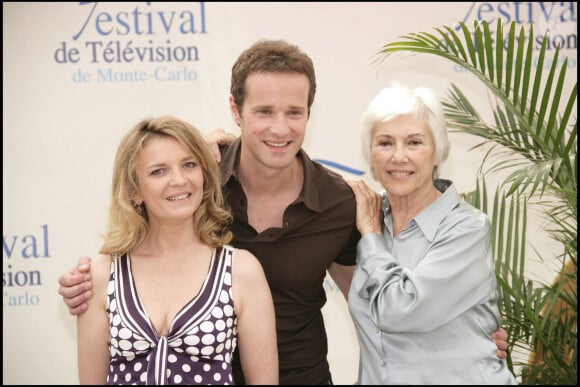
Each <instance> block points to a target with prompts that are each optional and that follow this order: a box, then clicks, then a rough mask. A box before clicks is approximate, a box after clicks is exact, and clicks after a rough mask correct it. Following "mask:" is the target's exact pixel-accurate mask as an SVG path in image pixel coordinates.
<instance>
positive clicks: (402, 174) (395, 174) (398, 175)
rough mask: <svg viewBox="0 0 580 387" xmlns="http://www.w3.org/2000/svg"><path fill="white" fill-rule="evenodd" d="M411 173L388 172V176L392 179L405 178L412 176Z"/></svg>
mask: <svg viewBox="0 0 580 387" xmlns="http://www.w3.org/2000/svg"><path fill="white" fill-rule="evenodd" d="M412 174H413V172H410V171H389V175H391V176H394V177H405V176H410V175H412Z"/></svg>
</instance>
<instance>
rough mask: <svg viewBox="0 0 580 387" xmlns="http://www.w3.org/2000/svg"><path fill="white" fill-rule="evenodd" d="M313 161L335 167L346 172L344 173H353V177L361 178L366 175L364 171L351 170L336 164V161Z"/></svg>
mask: <svg viewBox="0 0 580 387" xmlns="http://www.w3.org/2000/svg"><path fill="white" fill-rule="evenodd" d="M313 160H314V161H316V162H319V163H320V164H324V165H328V166H329V167H333V168H336V169H339V170H341V171H344V172H348V173H352V174H353V175H357V176H361V175H364V173H365V172H364V171H361V170H360V169H355V168H351V167H348V166H346V165H342V164H339V163H337V162H334V161H330V160H324V159H313Z"/></svg>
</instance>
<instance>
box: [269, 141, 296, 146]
mask: <svg viewBox="0 0 580 387" xmlns="http://www.w3.org/2000/svg"><path fill="white" fill-rule="evenodd" d="M264 142H265V143H266V145H269V146H273V147H283V146H286V145H288V144H290V141H285V142H271V141H264Z"/></svg>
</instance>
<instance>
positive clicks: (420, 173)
mask: <svg viewBox="0 0 580 387" xmlns="http://www.w3.org/2000/svg"><path fill="white" fill-rule="evenodd" d="M435 160H436V156H435V142H434V140H433V135H432V134H431V131H430V130H429V128H428V127H427V124H426V123H425V122H423V121H422V120H420V119H419V118H417V117H414V116H401V117H398V118H396V119H394V120H392V121H389V122H384V123H379V124H376V125H375V126H374V127H373V129H372V132H371V163H372V166H373V168H374V172H375V176H376V178H377V180H378V181H379V182H380V183H381V185H382V186H383V188H385V190H386V191H387V193H388V194H389V198H394V197H403V198H407V199H412V198H413V196H414V195H416V194H418V193H421V192H424V190H429V189H433V169H434V168H435V165H436V161H435ZM419 197H420V196H419Z"/></svg>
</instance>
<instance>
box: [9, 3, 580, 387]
mask: <svg viewBox="0 0 580 387" xmlns="http://www.w3.org/2000/svg"><path fill="white" fill-rule="evenodd" d="M2 6H3V25H2V27H3V85H4V88H3V176H2V177H3V213H4V216H3V258H2V265H3V383H4V384H76V383H78V379H77V366H76V341H75V337H76V331H75V318H73V317H71V316H70V315H68V312H67V310H66V307H65V305H64V303H63V302H62V299H61V298H60V296H59V295H58V293H57V288H58V283H57V279H58V276H59V275H60V274H61V273H62V272H64V271H65V270H68V269H69V268H70V267H72V265H73V264H74V263H75V262H76V260H77V258H78V257H79V256H81V255H90V256H94V255H95V254H96V253H97V251H98V249H99V247H100V244H101V238H100V233H101V232H103V231H104V230H105V228H104V227H105V223H106V215H107V206H108V200H109V190H110V181H111V172H112V171H111V168H112V163H113V158H114V153H115V151H116V148H117V145H118V143H119V141H120V139H121V137H122V135H123V134H124V133H125V132H126V131H127V130H128V129H129V128H130V127H132V126H133V125H134V124H135V123H136V122H137V121H139V120H140V119H142V118H144V117H146V116H154V115H161V114H172V115H175V116H178V117H180V118H183V119H186V120H188V121H190V122H191V123H193V124H194V125H195V126H197V127H198V128H200V129H201V130H202V131H208V130H211V129H213V128H216V127H222V128H224V129H226V130H229V131H232V132H234V133H235V132H236V131H237V128H236V126H235V125H234V124H233V121H232V119H231V117H230V114H229V111H228V104H227V98H228V94H229V82H230V70H231V66H232V64H233V62H234V60H235V59H236V57H237V56H238V54H239V53H240V52H241V51H242V50H244V49H245V48H247V47H248V46H250V45H251V44H252V43H253V42H254V41H256V40H258V39H261V38H275V39H285V40H288V41H289V42H292V43H295V44H298V45H299V46H300V47H301V48H302V49H303V50H304V51H305V52H306V53H308V54H309V55H310V56H311V57H312V59H313V60H314V64H315V67H316V75H317V83H318V88H317V96H316V99H315V102H314V105H313V110H312V116H311V119H310V123H309V129H308V132H307V136H306V141H305V143H304V148H305V149H306V150H307V152H309V154H310V156H311V157H312V158H314V159H320V160H328V161H332V162H336V163H340V164H342V165H344V166H348V167H350V168H354V169H358V170H364V169H365V167H364V163H363V161H362V158H361V156H360V152H359V146H358V144H359V136H358V126H359V120H360V116H361V114H362V112H363V111H364V109H365V108H366V106H367V104H368V103H369V102H370V100H371V99H372V98H373V97H374V96H375V94H376V93H377V92H378V90H379V89H381V88H382V87H383V86H385V85H387V84H388V83H390V82H391V81H393V80H401V81H404V82H406V83H409V84H411V85H412V86H419V85H426V86H429V87H432V88H434V89H436V90H437V91H438V92H439V93H440V94H441V95H443V93H444V91H445V90H446V89H447V87H448V86H449V82H450V81H453V82H455V83H457V84H459V85H460V86H461V85H463V86H469V87H468V90H469V92H471V93H472V95H471V96H472V97H474V98H476V99H477V98H480V99H481V104H482V105H485V106H487V103H488V101H487V95H485V93H483V92H482V89H481V88H480V87H479V85H478V84H477V82H476V81H474V79H473V78H472V77H471V76H469V75H467V74H464V73H460V72H457V71H455V69H454V68H453V66H451V65H450V64H448V63H445V62H442V61H438V60H436V59H434V58H432V57H426V56H425V57H422V56H419V57H409V58H405V59H401V60H399V61H397V62H395V63H392V64H391V65H389V67H388V68H384V67H378V66H377V65H374V64H373V63H372V60H373V57H374V55H375V54H376V53H377V52H378V50H379V49H380V48H381V47H382V46H383V45H384V44H385V43H387V42H388V41H391V40H393V39H395V38H396V37H398V36H400V35H403V34H406V33H408V32H418V31H432V29H433V28H434V27H438V26H440V25H452V24H453V23H454V22H455V21H458V20H466V21H471V20H474V19H485V20H487V21H489V22H490V23H492V24H495V21H496V20H497V18H498V17H501V18H503V19H504V20H506V21H511V20H516V21H517V22H518V23H520V24H522V25H524V24H527V23H534V25H535V26H537V27H536V29H535V31H536V33H537V34H539V33H543V32H544V31H549V32H550V33H551V34H554V35H558V36H559V35H562V36H569V35H573V37H574V44H575V39H576V31H577V26H576V17H577V14H576V3H575V2H571V3H562V4H560V3H558V4H556V5H552V3H547V2H546V3H545V4H544V3H543V2H538V3H527V2H524V3H522V4H519V5H517V4H516V3H515V2H513V3H512V2H502V3H499V2H492V3H486V2H483V3H481V2H477V3H469V2H465V3H453V4H452V3H446V2H444V3H405V2H400V3H397V2H388V3H374V2H370V3H364V2H362V3H360V2H357V3H351V2H337V3H316V2H308V3H306V2H304V3H300V2H299V3H296V2H291V3H283V2H282V3H279V2H276V3H252V2H249V3H248V2H235V3H213V2H209V3H196V2H175V3H172V2H164V3H146V2H136V3H135V2H131V3H122V2H111V3H92V2H89V3H85V4H83V3H79V2H68V3H64V2H63V3H12V2H4V3H3V4H2ZM188 50H189V52H190V53H191V54H192V55H193V56H192V58H191V59H192V60H184V59H183V55H184V54H185V53H186V52H188ZM564 53H565V54H566V55H568V56H569V57H571V59H572V60H571V63H570V66H571V67H572V70H571V71H569V75H568V81H569V83H575V82H576V78H575V77H576V75H575V72H576V46H575V45H574V47H572V48H571V49H567V50H564ZM140 56H142V57H143V58H142V59H140ZM452 141H453V146H452V150H451V155H450V158H449V161H448V163H447V164H446V165H445V166H444V167H443V173H442V175H443V176H444V177H446V178H450V179H452V180H454V182H455V183H456V185H457V186H458V189H459V190H460V191H462V192H464V191H467V190H471V189H473V188H474V186H475V180H474V176H475V172H476V170H477V167H478V166H479V163H480V162H481V157H482V154H483V153H482V152H483V150H481V149H479V150H471V151H470V150H469V148H470V147H471V146H472V145H474V144H475V143H477V142H478V141H477V140H476V139H472V138H466V137H463V136H459V135H452ZM336 170H337V171H338V172H340V173H349V172H345V171H344V170H342V169H336ZM362 177H363V178H364V179H366V180H367V181H368V182H369V183H371V184H373V185H374V186H375V187H377V186H376V183H375V182H374V181H372V180H370V178H369V177H368V174H366V173H365V174H364V175H362ZM377 188H378V187H377ZM538 229H539V227H538ZM538 229H534V230H530V233H531V234H533V233H534V232H537V233H538V238H535V239H534V240H540V241H542V240H546V238H545V235H543V234H542V233H541V232H539V231H538ZM542 238H543V239H542ZM539 245H540V246H536V247H537V248H539V249H547V251H550V248H551V246H550V243H549V241H546V242H545V243H543V242H540V243H539ZM544 274H545V275H547V276H548V277H550V276H551V273H539V275H544ZM550 278H551V277H550ZM326 285H327V294H328V298H329V301H328V304H327V305H326V306H325V309H324V314H325V321H326V322H327V329H328V333H329V340H330V342H329V346H330V348H329V352H330V353H329V360H330V363H331V368H332V372H333V376H334V381H335V383H336V384H352V383H353V382H354V381H355V379H356V372H357V367H358V345H357V342H356V336H355V333H354V331H353V327H352V322H351V321H350V317H349V315H348V311H347V309H346V303H345V301H344V299H343V298H342V296H341V295H340V293H339V291H338V290H337V289H336V287H335V286H334V284H333V283H332V281H331V280H329V279H328V280H327V284H326Z"/></svg>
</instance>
